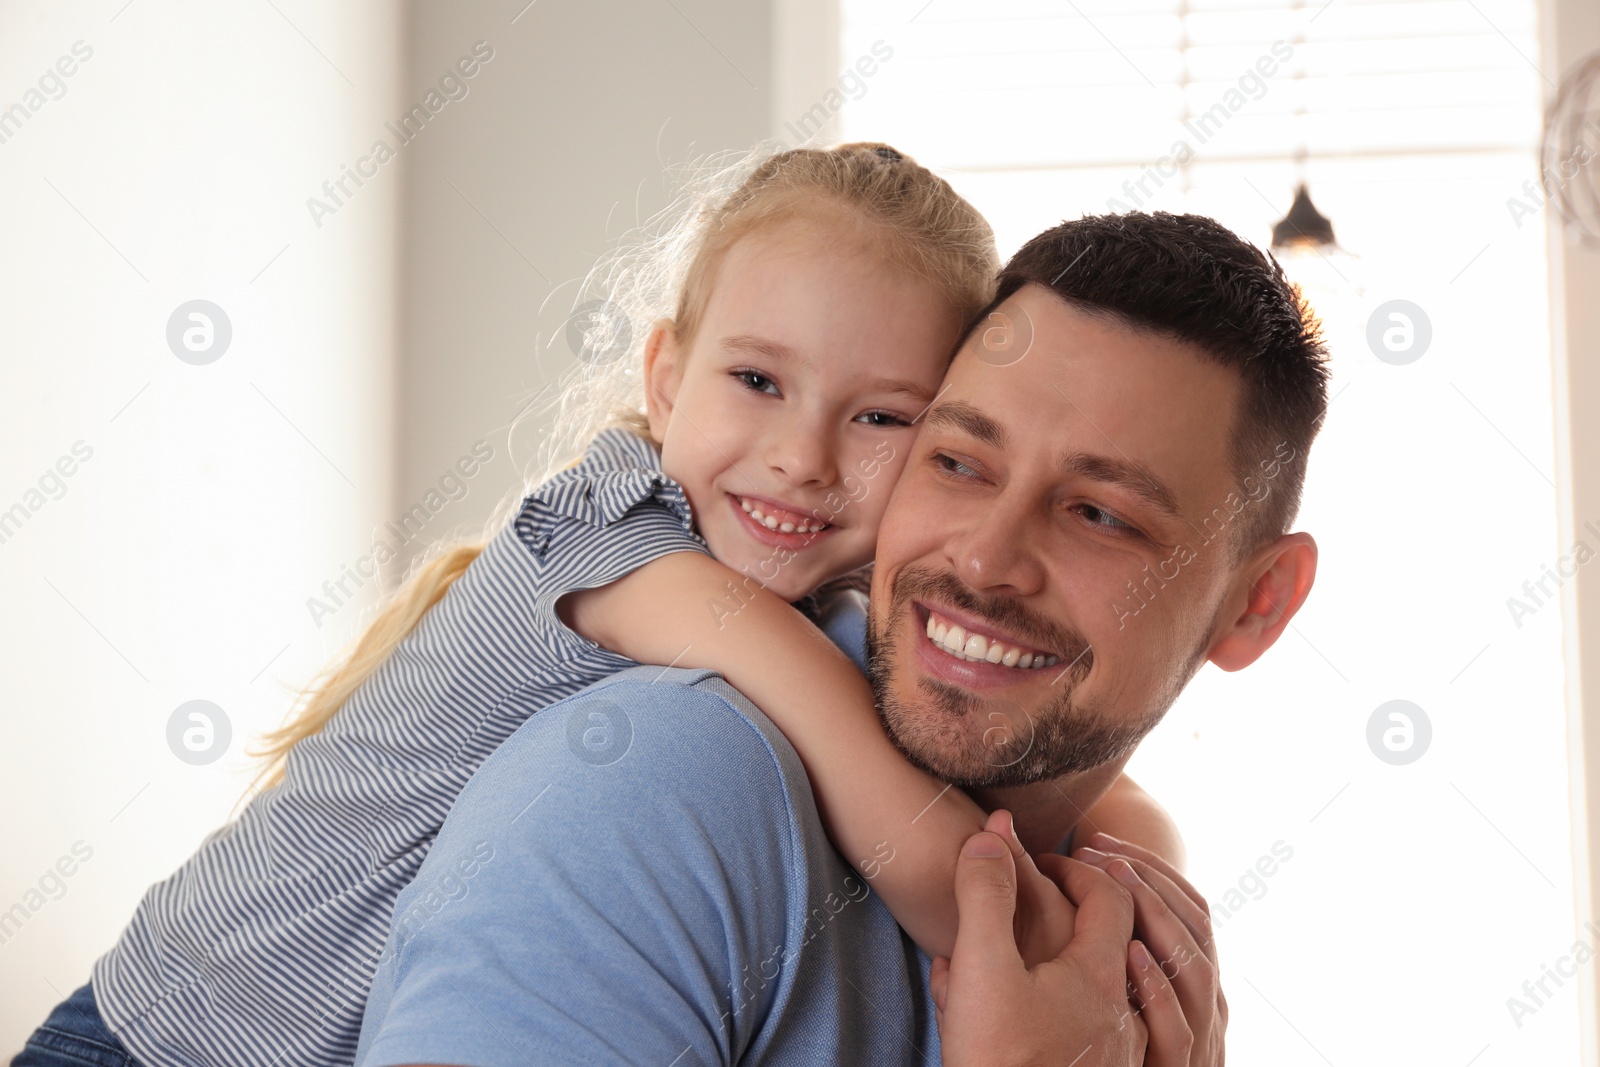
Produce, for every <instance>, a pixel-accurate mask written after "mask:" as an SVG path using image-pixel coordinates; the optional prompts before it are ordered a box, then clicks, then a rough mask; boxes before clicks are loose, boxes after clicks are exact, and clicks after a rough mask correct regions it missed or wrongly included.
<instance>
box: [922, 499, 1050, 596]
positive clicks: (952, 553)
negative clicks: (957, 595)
mask: <svg viewBox="0 0 1600 1067" xmlns="http://www.w3.org/2000/svg"><path fill="white" fill-rule="evenodd" d="M1039 521H1040V519H1039V516H1038V515H1037V514H1036V513H1035V512H1034V511H1033V509H1032V508H1030V507H1028V506H1026V504H1025V502H1023V501H1020V500H1008V499H1006V494H1005V493H1003V492H1002V493H1001V495H1000V497H999V498H997V499H995V500H993V501H991V502H989V503H988V504H986V505H984V506H982V507H977V508H973V509H972V510H971V512H970V517H969V518H968V521H967V525H966V526H965V527H964V528H962V529H961V530H960V531H959V532H958V533H957V534H956V535H955V536H954V537H951V538H950V539H949V540H948V541H947V542H946V543H945V551H946V553H947V554H948V556H949V560H950V565H951V567H952V568H953V569H954V570H955V572H956V577H958V578H960V579H961V580H962V581H963V582H965V583H966V584H967V586H968V588H970V589H974V590H977V591H980V592H985V593H995V594H1000V595H1004V596H1016V597H1025V596H1032V595H1034V594H1035V593H1038V592H1040V591H1041V590H1042V589H1043V588H1044V585H1045V580H1046V571H1045V567H1044V564H1043V563H1042V562H1041V560H1040V558H1039V554H1038V552H1037V550H1036V547H1035V546H1037V545H1038V544H1039V538H1038V535H1039V534H1040V533H1042V531H1040V530H1038V529H1037V527H1038V524H1039Z"/></svg>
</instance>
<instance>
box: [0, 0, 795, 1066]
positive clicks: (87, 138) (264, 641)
mask: <svg viewBox="0 0 1600 1067" xmlns="http://www.w3.org/2000/svg"><path fill="white" fill-rule="evenodd" d="M770 29H771V28H770V26H769V20H768V14H767V5H766V4H765V3H736V2H734V0H675V3H673V4H639V3H623V2H620V0H609V2H608V0H597V2H590V0H585V2H583V3H553V2H550V0H545V2H543V3H534V4H527V2H526V0H506V2H496V3H475V4H471V5H450V6H449V7H448V8H447V7H446V6H445V5H435V4H424V3H416V4H412V5H398V4H393V3H390V4H383V3H378V2H376V0H359V2H356V3H344V4H339V5H316V4H310V3H307V2H305V0H273V2H272V3H271V4H239V5H233V4H230V5H226V6H221V5H205V4H201V3H197V2H187V3H183V2H180V3H176V4H174V3H161V4H152V3H149V2H148V0H134V2H133V3H131V4H128V5H126V6H124V3H123V0H111V2H109V3H103V4H95V5H89V4H75V5H70V6H69V5H51V4H47V3H44V2H42V0H35V2H30V3H22V4H12V5H9V6H8V7H7V8H6V9H5V11H4V12H3V13H0V108H5V107H7V106H9V105H10V104H11V103H12V102H13V101H30V102H31V100H30V98H26V97H25V95H24V94H25V93H26V92H27V90H28V89H29V88H30V87H34V86H36V85H37V82H38V79H39V77H40V76H41V75H42V74H44V73H45V72H46V70H47V68H50V67H52V65H53V64H54V63H55V62H56V61H57V59H58V57H61V56H71V55H72V49H73V46H74V43H75V42H78V41H80V40H81V41H83V42H84V46H85V47H86V48H87V49H89V50H92V55H90V56H89V58H88V59H87V60H83V61H81V62H80V63H79V64H78V65H77V66H76V67H75V68H73V69H74V73H73V74H72V76H71V77H70V78H64V79H63V81H62V84H64V86H65V92H64V94H63V95H60V98H59V99H49V100H46V99H45V95H46V94H41V97H40V106H38V108H37V113H36V114H31V115H30V117H28V118H26V119H25V120H21V119H19V120H17V121H21V122H22V126H21V128H20V130H16V131H15V132H14V133H13V131H12V130H11V129H10V128H6V130H5V132H7V133H10V134H11V136H10V137H9V138H8V139H6V140H4V141H3V142H0V193H3V196H4V199H3V201H0V204H3V206H0V233H3V234H4V248H5V252H6V254H5V255H4V256H0V382H3V383H4V387H3V389H0V512H3V511H4V510H5V509H8V508H11V507H12V506H13V505H15V504H21V505H22V507H23V512H22V513H19V516H18V518H17V519H16V520H14V522H16V523H18V525H16V526H15V527H14V528H13V527H12V526H7V527H3V528H0V529H3V533H4V540H3V541H0V604H3V606H4V609H5V610H3V611H0V677H3V679H4V688H3V690H0V692H3V695H0V713H3V715H4V720H5V722H6V724H7V726H8V733H7V735H6V738H5V742H6V743H5V744H4V745H3V746H0V810H3V811H4V812H5V813H6V816H7V818H6V822H5V825H6V827H7V829H6V831H5V833H4V836H3V838H0V846H3V847H0V1057H4V1058H9V1055H10V1054H11V1053H12V1052H13V1051H15V1050H16V1048H17V1047H19V1046H20V1044H21V1042H22V1040H23V1039H24V1037H25V1035H26V1034H27V1033H28V1032H29V1031H30V1030H31V1029H32V1028H33V1027H34V1026H35V1025H37V1024H38V1023H39V1022H40V1021H42V1019H43V1017H44V1015H45V1014H46V1012H47V1011H48V1010H49V1008H50V1007H51V1005H52V1004H54V1003H55V1002H56V1001H58V1000H59V999H60V998H61V997H63V996H65V995H66V994H67V993H69V992H71V990H73V989H74V988H75V987H76V986H78V985H79V984H81V983H82V982H83V981H84V980H85V979H86V978H87V976H88V971H89V967H90V964H91V963H92V961H93V960H94V958H95V957H97V956H98V955H99V954H100V953H101V952H103V951H104V950H105V949H106V948H107V947H109V945H110V944H111V943H112V941H113V940H114V939H115V937H116V935H117V933H118V932H119V931H120V930H121V928H122V926H123V925H124V924H125V922H126V921H127V918H128V916H129V914H130V913H131V912H132V909H133V907H134V906H135V904H136V903H137V901H138V899H139V897H140V895H141V894H142V893H143V891H144V889H145V887H146V886H148V885H149V884H150V883H151V882H153V881H155V880H157V879H160V878H162V877H164V876H165V875H167V874H168V873H169V872H170V871H171V870H172V869H173V868H174V867H175V866H176V865H177V864H178V863H180V862H181V861H182V860H183V859H184V858H185V857H187V856H188V855H189V854H190V853H191V852H192V851H193V849H194V848H195V847H196V845H198V844H199V842H200V841H201V839H202V838H203V837H204V836H205V835H206V834H207V833H208V832H210V831H211V830H212V829H214V828H215V827H217V826H218V825H220V824H221V823H222V822H223V821H224V820H225V819H226V818H227V816H228V814H229V811H230V810H231V808H232V806H233V804H234V802H235V801H236V800H237V799H238V798H239V797H240V795H241V793H242V791H243V789H244V787H245V785H246V784H247V782H248V779H249V771H250V770H251V769H252V767H253V765H252V764H251V762H250V761H249V760H247V759H246V758H245V757H244V755H243V753H242V751H241V750H242V747H243V745H244V744H245V743H246V742H247V740H248V738H249V737H250V736H251V735H253V734H255V733H258V732H259V731H261V730H262V729H265V728H268V727H270V726H273V725H275V724H276V723H277V722H278V721H279V720H280V718H281V716H282V715H283V714H284V712H285V711H286V709H287V708H288V705H289V698H290V694H291V692H292V690H293V688H295V687H298V686H299V685H301V684H304V683H305V682H306V681H308V680H309V679H310V677H311V676H312V675H313V674H314V673H315V671H316V670H317V669H318V668H319V667H320V666H322V665H323V664H324V663H325V662H326V661H327V660H328V659H329V658H330V657H331V656H333V655H334V654H335V653H336V652H337V651H338V650H339V649H340V647H341V646H342V645H343V644H344V643H345V642H346V641H348V640H349V639H350V638H351V637H353V636H354V635H355V634H356V633H357V632H358V631H359V628H360V627H361V625H362V624H363V623H364V622H365V621H366V619H367V618H368V617H370V609H371V608H372V606H373V604H374V603H375V601H376V598H377V593H378V587H379V585H380V583H382V584H392V583H393V582H394V581H395V580H396V579H397V578H398V577H399V574H400V571H401V568H402V566H403V564H404V561H405V559H406V558H408V557H409V556H410V555H412V554H413V553H414V552H415V551H417V550H419V549H420V548H421V547H422V546H424V545H425V544H426V543H428V542H430V541H432V540H433V539H434V538H436V537H440V536H444V535H446V534H448V533H451V532H453V531H457V532H460V531H469V530H471V529H473V528H475V527H477V526H478V525H479V524H481V523H482V522H483V521H484V520H485V519H486V518H487V517H488V516H489V515H490V513H491V512H492V511H493V510H494V506H495V504H496V502H497V501H499V500H500V499H501V498H502V497H503V496H505V495H506V494H508V493H513V492H515V491H516V488H517V486H519V485H520V480H521V474H520V470H519V466H518V465H519V463H520V461H521V460H523V459H525V458H526V457H527V456H528V455H529V454H530V453H531V451H532V442H533V441H534V439H535V435H536V434H537V433H538V432H540V428H539V427H538V426H536V425H527V424H525V425H524V427H523V428H522V429H521V430H520V431H519V435H518V442H519V443H518V451H517V457H518V459H517V461H513V460H512V459H511V458H510V456H511V450H510V447H509V443H508V440H507V434H506V430H507V427H508V425H509V423H510V422H511V419H512V417H513V415H515V414H516V412H517V411H518V410H519V408H520V406H521V401H522V400H523V399H524V398H525V397H526V396H528V395H530V394H531V393H532V392H533V391H534V390H536V389H537V388H538V387H539V386H540V385H542V384H543V383H544V382H545V381H547V380H548V378H549V377H550V376H551V375H553V374H555V373H557V372H559V370H561V369H562V368H564V367H565V366H566V365H567V363H568V361H570V359H571V354H570V353H569V352H567V351H566V350H565V348H564V346H562V345H561V343H560V341H559V340H558V341H557V342H556V344H557V348H556V349H555V350H554V351H552V352H548V353H546V354H544V355H540V354H537V353H536V351H535V345H534V338H535V337H536V336H537V335H539V334H541V333H542V335H543V336H544V337H546V338H548V337H549V336H550V335H551V334H552V333H555V332H556V327H558V326H559V325H560V323H561V321H562V320H563V319H564V317H565V313H566V310H567V307H566V306H565V305H562V304H561V299H562V298H563V296H565V297H567V298H568V304H570V285H569V284H568V283H570V282H571V281H572V280H574V279H576V278H578V277H581V276H582V275H583V273H584V272H585V271H587V270H588V268H589V265H590V264H591V262H592V261H593V259H594V257H595V256H596V255H597V254H598V253H599V252H601V251H602V250H603V249H604V248H605V247H606V246H607V243H608V242H609V241H611V240H612V239H614V238H615V237H616V236H618V235H619V234H620V233H621V232H622V231H623V230H624V229H626V228H627V227H628V226H631V225H633V224H634V223H635V222H637V221H639V219H640V218H642V217H643V215H645V214H648V213H649V212H650V211H651V210H653V208H654V207H656V206H659V205H660V204H661V203H663V202H664V199H665V183H664V177H663V176H664V173H665V170H666V167H667V165H668V164H669V163H672V162H676V161H679V160H682V159H684V158H686V157H688V156H690V155H693V154H698V153H702V152H709V151H714V150H717V149H723V148H738V147H745V146H748V145H749V144H751V143H752V142H754V141H756V140H758V139H759V138H762V137H764V136H766V135H767V134H768V132H769V127H768V120H769V114H770V112H771V108H772V105H771V99H770V93H771V85H770V80H769V75H770V62H769V59H768V56H769V39H768V38H769V33H770ZM478 42H483V45H481V46H478V48H477V52H476V55H474V46H475V45H476V44H477V43H478ZM488 50H492V58H489V59H487V61H484V60H483V58H482V57H483V56H485V55H486V54H487V52H488ZM462 57H472V58H474V59H476V60H477V63H476V66H474V65H473V64H472V63H470V62H469V63H468V64H467V68H468V69H472V70H473V73H472V75H471V77H462V78H461V79H460V81H461V86H464V89H465V94H464V95H463V94H462V88H461V87H458V86H457V84H456V83H454V82H452V83H450V84H448V85H446V86H445V87H444V90H443V91H441V92H440V95H439V97H438V98H437V99H436V100H434V101H429V100H428V99H427V94H428V93H429V91H430V90H432V89H435V88H438V87H439V85H440V81H441V77H442V76H443V75H445V74H446V73H447V72H448V71H449V70H450V68H452V67H453V66H454V64H455V63H456V61H457V60H458V59H460V58H462ZM66 66H68V67H72V64H66ZM47 88H49V89H50V90H51V91H52V92H57V91H58V90H55V88H54V83H53V82H50V81H49V79H47ZM439 101H443V103H442V106H441V104H440V103H439ZM414 103H420V104H423V105H424V106H425V107H427V106H430V105H431V106H432V107H434V108H435V109H436V112H437V113H435V114H432V115H431V116H430V117H429V119H428V121H427V122H426V124H425V125H424V126H423V128H422V129H421V132H420V133H418V134H416V135H415V136H414V138H413V139H411V140H409V141H408V142H407V143H405V144H403V145H402V144H401V142H400V139H399V138H398V137H397V136H396V135H395V133H393V132H392V131H391V130H390V129H389V128H388V127H387V126H386V124H390V123H393V124H395V125H396V126H398V123H399V120H400V118H401V116H402V115H403V114H404V113H405V112H406V111H408V110H409V109H410V107H411V105H412V104H414ZM379 139H382V140H384V141H386V142H387V143H388V145H389V146H390V149H391V150H392V151H393V153H394V158H393V159H392V160H390V161H388V162H384V163H382V164H381V165H380V164H379V163H377V162H376V161H372V162H368V163H365V164H363V163H362V159H363V157H367V156H369V154H370V153H371V152H372V149H373V143H374V142H375V141H376V140H379ZM345 167H349V168H364V169H365V170H366V172H367V174H368V175H369V176H368V177H365V178H364V179H363V181H362V184H361V185H359V186H357V185H356V184H355V183H354V182H353V180H351V179H348V178H346V179H345V188H344V191H343V192H341V193H339V194H338V196H337V199H335V198H334V197H331V196H329V195H327V194H326V193H324V191H323V189H322V186H323V182H324V181H327V180H330V179H333V180H337V179H339V178H340V177H342V176H343V173H344V171H343V168H345ZM374 172H375V173H374ZM314 196H315V197H317V198H318V199H320V200H321V201H322V203H323V204H324V205H325V207H324V209H322V210H318V211H317V212H315V213H314V212H313V210H312V209H311V207H310V206H308V198H311V197H314ZM319 223H320V225H319ZM563 286H566V287H565V288H564V287H563ZM552 294H553V296H552ZM547 297H551V299H550V300H549V303H548V307H544V305H545V304H546V298H547ZM196 298H202V299H207V300H210V301H212V302H213V303H215V304H217V305H218V306H220V307H221V308H222V309H223V310H224V312H225V313H226V315H227V317H228V319H229V320H230V322H231V327H232V340H231V343H230V345H229V347H228V349H227V350H226V352H224V353H223V355H222V356H221V357H220V358H218V359H216V360H215V361H214V362H212V363H209V364H206V365H193V364H190V363H186V362H182V361H180V360H179V359H178V358H177V357H176V356H175V355H174V354H173V352H172V351H171V350H170V349H169V347H168V344H167V341H166V339H165V335H166V330H167V321H168V318H169V316H170V315H171V314H172V313H173V311H174V309H175V308H176V307H177V306H178V305H179V304H180V303H182V302H185V301H188V300H192V299H196ZM542 307H544V310H541V308H542ZM80 441H81V442H82V444H81V445H79V446H78V447H79V452H80V454H88V457H89V458H88V459H87V460H84V461H81V462H76V463H75V462H65V463H63V468H62V469H71V470H72V471H73V473H72V474H71V475H70V477H65V478H64V479H63V480H62V482H61V486H62V487H64V490H63V488H58V487H57V484H56V483H55V482H54V481H53V480H52V479H50V478H48V477H46V472H47V471H49V470H51V469H52V468H53V466H54V465H55V464H56V463H57V462H58V460H60V459H61V457H69V459H70V457H71V456H72V452H73V448H74V445H75V444H77V443H78V442H80ZM478 442H483V444H481V445H480V444H478ZM475 448H476V449H477V455H478V456H479V457H481V456H482V455H484V454H485V453H486V452H491V451H492V454H493V457H494V458H493V459H492V460H491V461H490V462H488V463H486V464H482V465H475V466H474V473H473V475H472V476H471V477H470V478H462V479H460V480H459V481H450V482H447V483H445V484H443V485H441V482H444V480H445V476H446V475H447V474H448V473H449V472H450V470H451V468H452V467H453V466H454V465H455V463H456V461H457V460H458V459H459V458H461V457H463V456H470V455H472V454H473V452H474V449H475ZM41 477H45V478H46V485H45V486H44V490H45V491H42V492H40V493H39V494H38V495H37V496H32V497H30V496H29V495H28V494H29V491H30V489H39V488H40V484H39V483H40V479H41ZM430 489H435V490H438V491H439V493H438V495H437V496H435V497H433V498H430V497H429V496H428V491H429V490H430ZM52 495H54V496H58V497H59V499H53V498H52ZM35 504H36V505H37V509H36V510H34V508H33V507H32V506H30V505H35ZM417 504H422V505H424V506H425V507H427V508H429V510H428V512H427V522H426V523H424V524H422V526H421V529H420V530H419V531H418V532H417V534H416V535H415V536H413V537H412V538H411V539H410V541H409V543H401V541H400V539H399V538H396V537H395V536H394V535H393V534H392V533H391V532H390V531H389V528H388V524H389V523H391V522H397V521H399V520H400V519H401V518H402V516H403V515H405V514H406V513H407V512H408V511H410V509H411V507H412V506H413V505H417ZM441 505H442V506H441ZM435 509H436V510H435ZM378 540H382V541H384V542H385V544H387V545H389V546H391V547H394V548H396V549H398V551H399V559H398V560H397V562H395V563H393V564H391V565H389V566H387V567H385V568H383V573H382V574H381V575H379V576H377V577H376V578H373V579H363V580H361V581H360V582H359V583H357V582H355V581H354V580H353V579H352V578H351V577H349V575H350V574H351V572H352V570H353V569H357V568H361V567H363V561H364V559H365V558H366V557H369V556H370V555H371V554H372V552H373V547H374V544H375V542H376V541H378ZM341 578H342V579H343V580H344V588H343V590H341V591H338V592H333V593H329V592H325V591H324V589H323V583H324V582H333V583H338V582H339V581H340V580H341ZM312 598H317V599H318V600H319V601H320V602H321V604H322V606H323V608H322V610H321V612H320V613H314V612H313V609H312V605H311V604H310V601H311V600H312ZM194 699H205V700H209V701H211V702H213V703H214V704H216V705H217V706H218V707H220V708H221V709H222V711H223V714H224V715H225V716H226V718H227V720H228V721H229V724H230V726H231V734H232V736H231V741H230V742H229V744H228V745H227V747H226V749H225V753H224V755H222V756H221V758H219V759H218V760H217V761H216V762H213V763H210V764H207V765H199V766H197V765H191V764H189V763H186V762H183V761H182V760H181V759H180V758H178V757H177V756H176V755H175V754H174V751H173V750H172V749H171V748H170V747H169V744H168V741H167V729H168V721H169V719H170V718H171V716H172V715H173V713H174V711H175V710H176V709H177V707H178V706H179V705H180V704H182V703H184V702H186V701H190V700H194ZM195 740H197V741H198V740H201V739H200V738H199V737H198V735H197V736H196V738H195ZM80 842H81V844H79V843H80ZM74 846H77V849H78V855H79V856H82V855H83V854H85V853H88V855H89V858H88V859H87V860H86V861H81V860H79V859H75V858H74V853H73V850H74ZM63 858H65V859H66V862H65V863H64V864H63V867H62V869H63V870H65V869H70V870H71V871H72V872H73V873H72V874H71V875H70V876H61V875H60V874H56V875H50V874H49V873H48V872H50V871H51V870H52V869H54V865H55V864H57V862H58V861H60V860H62V859H63ZM41 880H42V881H43V887H42V889H41ZM13 905H20V906H21V908H22V911H21V912H20V913H19V912H16V911H13V912H12V919H11V920H10V924H9V925H7V920H6V919H5V917H4V916H5V911H6V909H11V908H12V907H13Z"/></svg>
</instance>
